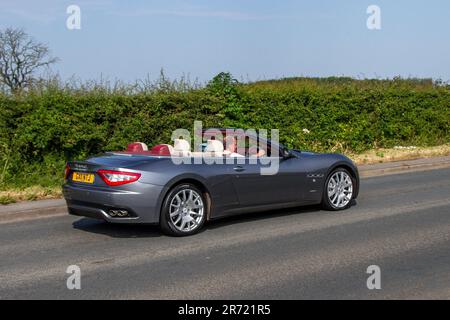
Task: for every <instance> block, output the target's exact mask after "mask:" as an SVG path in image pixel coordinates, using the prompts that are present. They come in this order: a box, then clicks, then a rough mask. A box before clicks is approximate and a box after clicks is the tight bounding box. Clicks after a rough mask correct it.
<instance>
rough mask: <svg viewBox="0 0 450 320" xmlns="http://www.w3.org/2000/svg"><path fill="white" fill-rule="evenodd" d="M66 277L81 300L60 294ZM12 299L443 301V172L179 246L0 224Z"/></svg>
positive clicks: (60, 225) (132, 234) (243, 222)
mask: <svg viewBox="0 0 450 320" xmlns="http://www.w3.org/2000/svg"><path fill="white" fill-rule="evenodd" d="M69 265H78V266H79V267H80V268H81V290H68V289H67V287H66V279H67V277H68V276H69V275H68V274H66V268H67V267H68V266H69ZM369 265H378V266H379V267H380V269H381V289H380V290H369V289H368V288H367V286H366V280H367V278H368V277H369V274H367V273H366V269H367V267H368V266H369ZM11 298H18V299H28V298H39V299H47V298H56V299H64V298H74V299H78V298H83V299H91V298H106V299H125V298H126V299H135V298H137V299H140V298H152V299H153V298H157V299H159V298H163V299H212V298H224V299H259V298H262V299H265V298H268V299H279V298H285V299H322V298H331V299H362V298H364V299H385V298H392V299H397V298H400V299H403V298H408V299H409V298H413V299H414V298H419V299H421V298H443V299H449V298H450V169H439V170H432V171H425V172H415V173H405V174H398V175H390V176H383V177H377V178H366V179H363V180H362V186H361V192H360V197H359V199H358V203H357V205H356V206H354V207H352V208H351V209H349V210H347V211H345V212H340V213H332V212H327V211H323V210H320V209H319V208H315V207H312V208H304V209H295V210H292V209H291V210H283V211H277V212H268V213H258V214H251V215H246V216H240V217H234V218H231V219H226V220H221V221H218V222H213V223H210V224H209V225H208V226H207V228H206V229H205V231H204V232H202V233H200V234H198V235H196V236H192V237H185V238H171V237H167V236H164V235H161V234H160V232H159V230H158V229H157V228H156V227H148V226H119V225H108V224H105V223H102V222H97V221H95V220H89V219H82V218H76V217H71V216H59V217H53V218H42V219H34V220H27V221H21V222H14V223H6V224H0V299H11Z"/></svg>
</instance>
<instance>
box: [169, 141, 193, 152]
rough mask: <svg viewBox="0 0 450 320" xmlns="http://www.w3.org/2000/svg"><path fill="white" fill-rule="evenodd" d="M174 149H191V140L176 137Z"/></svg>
mask: <svg viewBox="0 0 450 320" xmlns="http://www.w3.org/2000/svg"><path fill="white" fill-rule="evenodd" d="M173 149H174V151H191V146H190V144H189V142H188V141H186V140H184V139H175V143H174V146H173Z"/></svg>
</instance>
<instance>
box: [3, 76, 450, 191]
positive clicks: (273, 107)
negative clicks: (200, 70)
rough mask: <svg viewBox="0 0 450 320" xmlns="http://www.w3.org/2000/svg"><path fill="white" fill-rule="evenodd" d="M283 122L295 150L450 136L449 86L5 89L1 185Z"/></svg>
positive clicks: (353, 83) (223, 79)
mask: <svg viewBox="0 0 450 320" xmlns="http://www.w3.org/2000/svg"><path fill="white" fill-rule="evenodd" d="M194 120H201V121H203V125H204V127H239V128H265V129H279V130H280V139H281V141H282V142H284V143H285V144H286V145H288V146H289V147H291V148H297V149H306V150H313V151H321V152H323V151H331V152H344V153H345V152H362V151H365V150H368V149H372V148H376V147H392V146H397V145H416V146H432V145H439V144H443V143H448V142H449V141H450V130H449V129H450V90H449V86H448V85H445V84H441V83H436V82H432V81H429V80H416V79H409V80H408V79H406V80H405V79H393V80H354V79H350V78H326V79H314V78H291V79H283V80H276V81H275V80H273V81H262V82H255V83H249V84H241V83H239V82H237V81H236V80H235V79H233V78H232V77H231V75H229V74H226V73H221V74H219V75H218V76H216V77H215V78H214V79H213V80H212V81H210V82H209V83H208V84H207V85H206V86H204V87H200V88H191V89H189V88H188V89H186V88H183V89H177V88H176V86H175V87H170V86H168V87H167V88H165V89H164V90H162V89H161V88H152V89H146V90H141V91H133V92H127V91H126V90H103V89H101V88H100V89H99V88H92V89H86V88H84V89H82V90H77V89H68V88H66V87H50V88H44V89H42V88H41V89H39V90H37V89H36V90H33V89H32V90H30V91H29V92H27V93H26V94H23V95H21V96H9V95H0V186H1V185H3V186H5V185H8V184H14V185H30V184H40V185H43V186H51V185H55V184H58V183H60V181H61V174H62V171H63V168H64V163H65V162H66V161H67V160H68V159H82V158H85V157H87V156H88V155H94V154H98V153H101V152H103V151H107V150H120V149H123V148H125V146H126V145H127V143H129V142H132V141H143V142H145V143H147V144H148V145H154V144H158V143H168V142H170V138H171V134H172V131H173V130H174V129H177V128H186V129H191V130H192V128H193V122H194Z"/></svg>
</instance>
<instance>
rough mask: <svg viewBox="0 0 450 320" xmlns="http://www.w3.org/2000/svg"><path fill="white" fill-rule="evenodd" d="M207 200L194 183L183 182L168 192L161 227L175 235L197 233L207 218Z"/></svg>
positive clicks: (162, 212)
mask: <svg viewBox="0 0 450 320" xmlns="http://www.w3.org/2000/svg"><path fill="white" fill-rule="evenodd" d="M205 204H206V201H205V197H204V196H203V193H202V192H201V191H200V190H199V189H198V188H197V187H196V186H194V185H193V184H190V183H183V184H180V185H178V186H176V187H175V188H173V189H172V190H170V192H169V193H168V195H167V196H166V199H165V200H164V204H163V207H162V211H161V219H160V225H161V229H162V230H163V231H164V232H165V233H167V234H169V235H173V236H188V235H191V234H194V233H197V232H198V231H199V230H200V229H201V227H202V226H203V224H204V223H205V220H206V206H205Z"/></svg>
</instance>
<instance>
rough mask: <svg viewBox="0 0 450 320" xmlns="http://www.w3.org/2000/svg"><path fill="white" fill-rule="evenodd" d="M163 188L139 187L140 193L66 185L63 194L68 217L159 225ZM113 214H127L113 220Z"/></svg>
mask: <svg viewBox="0 0 450 320" xmlns="http://www.w3.org/2000/svg"><path fill="white" fill-rule="evenodd" d="M162 189H163V187H162V186H157V185H152V184H143V183H140V184H139V188H138V190H139V192H136V191H129V190H115V189H114V188H98V187H92V186H84V185H81V184H73V183H66V184H65V185H63V194H64V198H65V199H66V203H67V207H68V211H69V214H72V215H76V216H84V217H89V218H95V219H102V220H105V221H108V222H112V223H149V224H153V223H158V222H159V212H160V195H161V192H162ZM111 210H126V211H127V213H128V215H127V216H125V217H112V216H111Z"/></svg>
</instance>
